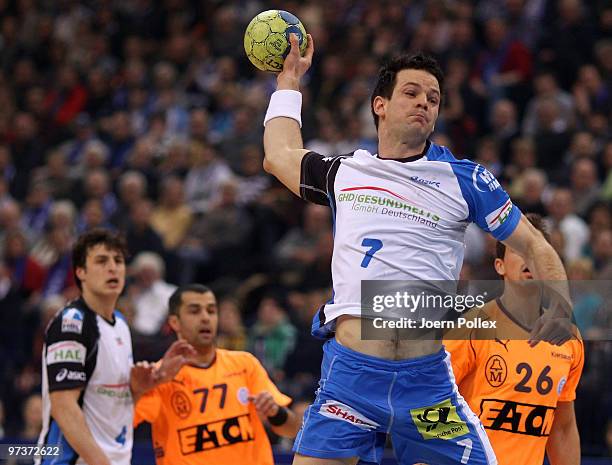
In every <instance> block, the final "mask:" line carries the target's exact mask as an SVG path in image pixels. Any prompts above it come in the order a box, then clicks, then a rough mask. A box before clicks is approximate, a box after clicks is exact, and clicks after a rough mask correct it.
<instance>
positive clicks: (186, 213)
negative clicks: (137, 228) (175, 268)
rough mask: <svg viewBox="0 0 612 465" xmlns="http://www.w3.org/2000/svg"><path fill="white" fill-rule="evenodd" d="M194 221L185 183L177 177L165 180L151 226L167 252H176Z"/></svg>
mask: <svg viewBox="0 0 612 465" xmlns="http://www.w3.org/2000/svg"><path fill="white" fill-rule="evenodd" d="M192 221H193V214H192V212H191V208H190V207H189V206H188V205H187V204H185V196H184V190H183V181H182V180H181V178H179V177H177V176H171V177H168V178H166V179H164V180H163V182H162V188H161V195H160V197H159V203H158V205H157V206H156V207H155V209H154V210H153V213H152V215H151V226H152V227H153V229H154V230H155V231H156V232H157V234H159V235H160V236H161V238H162V240H163V242H164V247H165V248H166V250H175V249H176V248H177V247H178V246H179V245H180V244H181V242H182V241H183V239H184V238H185V235H186V234H187V231H188V230H189V227H190V226H191V223H192Z"/></svg>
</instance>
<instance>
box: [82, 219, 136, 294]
mask: <svg viewBox="0 0 612 465" xmlns="http://www.w3.org/2000/svg"><path fill="white" fill-rule="evenodd" d="M99 244H103V245H105V246H106V247H108V248H109V249H110V250H114V251H117V252H119V253H121V255H123V258H124V260H125V259H127V257H128V256H129V254H128V248H127V244H126V242H125V238H124V237H123V236H122V235H121V234H119V233H116V232H114V231H111V230H109V229H103V228H94V229H91V230H89V231H87V232H85V233H83V234H81V236H79V238H78V239H77V242H76V244H75V245H74V247H73V249H72V270H73V273H74V280H75V282H76V284H77V286H78V287H79V289H83V288H82V286H81V280H80V279H79V278H78V277H77V275H76V269H77V268H85V263H86V262H87V253H88V252H89V250H90V249H91V248H92V247H95V246H96V245H99Z"/></svg>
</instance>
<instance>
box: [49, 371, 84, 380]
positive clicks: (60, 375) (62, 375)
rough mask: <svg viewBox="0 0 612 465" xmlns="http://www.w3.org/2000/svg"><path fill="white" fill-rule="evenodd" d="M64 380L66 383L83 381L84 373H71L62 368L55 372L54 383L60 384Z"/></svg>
mask: <svg viewBox="0 0 612 465" xmlns="http://www.w3.org/2000/svg"><path fill="white" fill-rule="evenodd" d="M65 379H67V380H68V381H85V380H86V377H85V373H83V372H82V371H71V370H68V369H66V368H62V369H61V370H60V371H58V372H57V375H55V381H57V382H58V383H61V382H62V381H64V380H65Z"/></svg>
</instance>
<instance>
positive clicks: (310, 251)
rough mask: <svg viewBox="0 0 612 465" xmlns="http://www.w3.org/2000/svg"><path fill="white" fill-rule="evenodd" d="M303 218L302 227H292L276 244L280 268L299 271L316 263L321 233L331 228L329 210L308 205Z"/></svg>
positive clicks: (275, 252)
mask: <svg viewBox="0 0 612 465" xmlns="http://www.w3.org/2000/svg"><path fill="white" fill-rule="evenodd" d="M302 218H303V225H302V227H295V228H292V229H291V230H290V231H289V232H288V233H287V234H286V235H285V236H284V237H283V238H282V239H281V240H280V241H279V243H278V244H277V246H276V249H275V251H274V254H275V256H276V257H277V260H278V266H279V267H280V269H283V270H289V269H291V270H296V271H298V272H299V271H304V270H305V269H306V268H307V267H308V266H310V265H311V264H312V263H314V261H315V259H316V245H317V241H318V238H319V235H320V234H322V233H323V232H324V231H326V230H329V229H330V228H331V217H330V213H329V210H328V209H327V208H325V207H322V206H320V205H315V204H308V205H306V207H305V208H304V212H303V215H302Z"/></svg>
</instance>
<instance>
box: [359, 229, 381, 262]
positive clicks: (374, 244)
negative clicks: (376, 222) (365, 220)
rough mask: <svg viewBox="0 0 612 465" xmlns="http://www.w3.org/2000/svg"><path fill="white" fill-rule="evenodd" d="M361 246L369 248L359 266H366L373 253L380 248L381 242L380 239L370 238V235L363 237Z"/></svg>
mask: <svg viewBox="0 0 612 465" xmlns="http://www.w3.org/2000/svg"><path fill="white" fill-rule="evenodd" d="M361 246H362V247H369V249H368V250H366V253H365V256H364V257H363V260H361V267H362V268H367V267H368V265H369V264H370V261H371V260H372V257H373V256H374V254H375V253H376V252H378V251H379V250H380V249H382V246H383V243H382V241H381V240H380V239H372V238H370V237H365V238H364V239H363V241H362V242H361Z"/></svg>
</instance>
